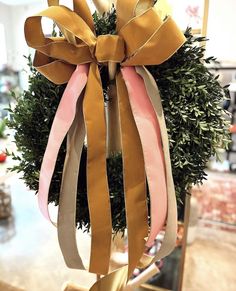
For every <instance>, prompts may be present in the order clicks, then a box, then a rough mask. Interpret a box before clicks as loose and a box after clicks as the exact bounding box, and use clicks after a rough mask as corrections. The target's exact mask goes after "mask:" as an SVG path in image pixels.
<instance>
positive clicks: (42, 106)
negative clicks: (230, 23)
mask: <svg viewBox="0 0 236 291" xmlns="http://www.w3.org/2000/svg"><path fill="white" fill-rule="evenodd" d="M93 17H94V22H95V27H96V32H97V35H101V34H108V33H111V34H114V33H115V26H116V14H115V9H114V8H113V9H112V10H111V12H110V13H108V14H106V15H103V16H102V17H100V16H98V14H96V13H95V14H94V15H93ZM54 33H55V32H54ZM185 36H186V38H187V41H186V43H185V44H184V45H183V46H182V47H181V48H180V49H179V50H178V52H177V53H176V54H175V55H174V56H172V57H171V58H170V59H169V60H168V61H166V62H165V63H163V64H161V65H159V66H149V67H147V68H148V70H149V71H150V72H151V74H152V75H153V76H154V78H155V80H156V83H157V85H158V87H159V90H160V94H161V97H162V103H163V108H164V113H165V118H166V123H167V128H168V135H169V141H170V154H171V162H172V169H173V178H174V183H175V189H176V197H177V201H178V206H179V209H180V208H181V206H182V205H183V201H184V197H185V195H186V194H187V193H189V192H188V191H189V189H190V188H191V187H192V185H194V184H199V183H202V181H203V180H204V179H206V173H205V167H206V163H207V161H208V160H209V158H210V157H211V156H214V155H215V154H216V150H217V148H218V147H221V148H227V146H228V144H229V141H230V139H229V133H228V127H229V124H228V122H227V121H226V119H225V114H226V112H225V111H224V110H223V109H222V103H223V100H224V99H225V98H226V96H227V88H226V87H221V85H220V84H219V83H218V81H217V77H214V76H213V75H212V73H210V72H209V70H208V69H207V67H206V66H205V64H209V63H211V62H214V61H215V59H214V58H213V57H210V58H207V59H204V51H205V49H204V47H203V46H201V44H202V42H205V41H206V39H205V38H203V37H197V38H196V37H194V36H193V35H192V34H191V29H190V28H188V29H187V30H186V32H185ZM28 62H29V67H30V70H31V76H30V77H29V89H28V90H27V91H24V92H23V94H22V95H20V96H18V97H16V99H17V105H16V107H15V109H14V111H13V110H12V109H9V111H10V115H11V118H10V121H9V122H8V126H9V127H10V128H12V129H14V130H15V131H16V134H15V141H16V144H17V147H18V149H19V151H20V153H21V154H20V155H19V156H16V155H14V156H13V158H14V159H15V160H17V161H18V162H19V163H18V164H17V165H16V166H15V167H14V168H13V169H12V170H16V171H18V172H22V173H23V179H24V181H25V183H26V185H27V186H29V188H30V189H32V190H34V191H37V189H38V180H39V171H40V166H41V162H42V158H43V154H44V151H45V148H46V145H47V140H48V136H49V131H50V128H51V124H52V121H53V118H54V115H55V113H56V109H57V107H58V104H59V101H60V98H61V96H62V94H63V91H64V89H65V85H60V86H57V85H55V84H53V83H52V82H50V81H49V80H47V79H46V78H45V77H44V76H42V75H41V74H40V73H39V72H37V71H36V70H35V69H34V68H33V66H32V61H31V58H30V57H28ZM100 71H101V77H102V82H103V90H104V102H109V98H108V95H107V91H108V87H109V80H108V72H107V67H106V66H102V65H101V66H100ZM65 151H66V144H65V141H64V143H63V145H62V147H61V150H60V153H59V156H58V160H57V164H56V168H55V172H54V175H53V179H52V183H51V187H50V194H49V203H51V202H53V203H54V204H55V205H58V203H59V192H60V181H61V176H62V170H63V163H64V158H65ZM107 172H108V182H109V188H110V199H111V207H112V221H113V230H114V232H117V231H124V229H125V228H126V220H125V206H124V192H123V176H122V158H121V154H119V153H117V154H114V155H113V156H110V157H109V158H108V159H107ZM76 222H77V226H78V228H83V229H84V230H87V231H88V230H89V228H90V223H89V210H88V203H87V193H86V147H84V149H83V152H82V159H81V165H80V173H79V181H78V194H77V214H76Z"/></svg>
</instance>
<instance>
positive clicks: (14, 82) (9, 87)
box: [0, 66, 20, 119]
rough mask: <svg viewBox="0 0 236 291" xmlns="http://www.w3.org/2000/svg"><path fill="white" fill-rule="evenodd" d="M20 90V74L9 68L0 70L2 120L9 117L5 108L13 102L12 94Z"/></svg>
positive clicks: (0, 110)
mask: <svg viewBox="0 0 236 291" xmlns="http://www.w3.org/2000/svg"><path fill="white" fill-rule="evenodd" d="M19 90H20V81H19V73H18V72H16V71H14V70H12V69H11V68H10V67H8V66H4V67H3V68H2V69H1V70H0V119H2V118H4V117H6V116H7V111H6V110H5V108H7V107H8V105H9V103H10V102H11V101H12V92H13V93H17V92H19Z"/></svg>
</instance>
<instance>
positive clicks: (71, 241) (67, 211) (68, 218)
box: [57, 96, 85, 270]
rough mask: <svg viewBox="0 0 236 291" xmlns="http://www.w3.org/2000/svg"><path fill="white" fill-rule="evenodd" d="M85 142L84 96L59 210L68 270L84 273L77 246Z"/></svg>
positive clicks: (74, 126) (71, 141) (69, 150)
mask: <svg viewBox="0 0 236 291" xmlns="http://www.w3.org/2000/svg"><path fill="white" fill-rule="evenodd" d="M84 139H85V126H84V119H83V112H82V96H81V98H80V99H79V101H78V103H77V112H76V116H75V119H74V122H73V124H72V126H71V128H70V130H69V132H68V135H67V152H66V158H65V163H64V168H63V175H62V183H61V191H60V199H59V211H58V227H57V231H58V240H59V244H60V247H61V251H62V254H63V257H64V260H65V262H66V265H67V266H68V267H69V268H74V269H82V270H85V267H84V265H83V262H82V260H81V257H80V255H79V252H78V248H77V243H76V205H77V184H78V176H79V167H80V158H81V153H82V149H83V144H84Z"/></svg>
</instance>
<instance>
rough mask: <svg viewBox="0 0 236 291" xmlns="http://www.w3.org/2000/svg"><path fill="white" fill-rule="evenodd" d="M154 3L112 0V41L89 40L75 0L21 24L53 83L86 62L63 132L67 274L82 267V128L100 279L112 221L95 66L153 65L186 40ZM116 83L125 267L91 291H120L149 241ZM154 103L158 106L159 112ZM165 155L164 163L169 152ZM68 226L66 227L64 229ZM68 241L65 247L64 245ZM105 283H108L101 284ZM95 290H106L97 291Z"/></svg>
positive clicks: (135, 138) (132, 132)
mask: <svg viewBox="0 0 236 291" xmlns="http://www.w3.org/2000/svg"><path fill="white" fill-rule="evenodd" d="M152 2H153V1H151V0H139V1H138V0H129V1H127V0H117V35H101V36H98V37H97V36H96V35H95V29H94V24H93V19H92V16H91V13H90V10H89V8H88V6H87V3H86V1H85V0H74V1H73V3H74V11H72V10H70V9H69V8H67V7H65V6H60V5H59V1H57V0H48V4H49V6H50V7H49V8H48V9H46V10H44V11H42V12H41V13H39V14H36V15H34V16H31V17H29V18H27V20H26V22H25V37H26V41H27V44H28V45H29V46H30V47H32V48H35V49H36V54H35V58H34V63H33V64H34V66H35V67H36V69H37V70H38V71H39V72H41V73H42V74H43V75H44V76H46V77H47V78H48V79H49V80H51V81H52V82H54V83H55V84H62V83H66V82H68V80H69V79H70V77H71V75H72V73H73V71H74V70H75V67H76V65H78V64H85V63H90V69H89V75H88V83H87V86H86V89H85V92H84V100H83V104H82V103H79V104H78V109H77V114H76V119H75V121H74V123H73V125H72V127H71V129H70V131H69V134H68V146H67V156H66V160H65V165H64V171H63V179H62V187H61V194H60V209H59V218H58V234H59V241H60V245H61V248H62V252H63V255H64V258H65V261H66V263H67V265H68V266H69V267H72V268H78V269H84V268H85V267H84V265H83V263H82V261H81V259H80V256H79V253H78V250H77V247H76V242H75V230H74V229H75V209H76V193H77V188H76V187H77V178H78V164H79V161H80V154H81V148H82V142H83V138H84V136H85V129H86V132H87V140H88V160H87V192H88V202H89V213H90V221H91V239H92V244H91V257H90V267H89V270H90V272H94V273H97V274H104V275H105V274H107V273H108V271H109V258H110V247H111V235H112V221H111V210H110V198H109V188H108V183H107V175H106V120H105V111H104V101H103V92H102V83H101V78H100V73H99V68H98V64H104V65H106V64H107V63H108V62H114V63H118V64H120V65H121V66H145V65H158V64H161V63H163V62H164V61H165V60H167V59H168V58H170V57H171V56H172V55H173V54H174V53H175V52H176V51H177V50H178V48H179V47H181V46H182V45H183V43H184V42H185V38H184V36H183V34H182V32H181V31H180V30H179V29H178V27H177V26H176V24H175V22H174V21H173V20H172V18H170V17H168V18H167V19H166V20H165V21H162V20H161V18H160V17H159V16H158V14H157V12H156V10H155V9H154V8H153V7H152V4H153V3H152ZM42 17H47V18H50V19H51V20H53V21H54V22H55V23H56V24H57V26H58V27H59V29H60V31H61V32H62V34H63V37H45V35H44V33H43V30H42V26H41V18H42ZM137 70H138V69H137ZM140 70H141V71H138V73H139V74H140V75H142V77H143V78H144V81H145V84H146V87H147V90H148V91H150V95H152V96H154V95H155V94H154V91H155V89H156V87H155V85H153V84H152V81H150V76H148V73H147V72H146V71H145V69H140ZM116 82H117V93H118V102H119V114H120V126H121V139H122V152H123V164H124V182H125V201H126V217H127V226H128V243H129V264H128V269H127V267H124V268H122V269H120V270H118V271H117V272H115V273H112V274H109V275H108V276H105V277H104V278H103V279H102V280H101V281H99V282H98V283H97V284H95V285H94V286H93V287H92V288H91V290H104V291H108V290H109V291H110V290H120V289H119V288H121V287H122V286H123V285H124V280H121V281H119V279H117V278H118V277H117V276H121V277H122V278H125V280H127V279H128V278H129V277H130V275H131V274H132V271H133V269H134V268H135V267H136V266H137V265H138V263H139V262H140V260H141V257H142V254H143V252H144V248H145V238H146V237H147V236H148V223H147V205H146V192H145V188H146V186H145V170H144V161H143V153H142V150H141V142H140V139H139V135H138V132H137V129H136V127H135V123H134V120H133V116H132V112H131V109H130V105H129V100H128V95H127V89H126V85H125V83H124V80H123V79H122V77H121V74H120V72H119V70H118V71H117V75H116ZM154 98H155V97H154ZM158 100H159V99H158ZM154 101H155V100H154ZM154 101H153V102H154ZM160 103H161V102H160V100H159V101H158V104H157V106H159V105H160ZM154 105H155V104H154ZM154 105H153V106H154ZM154 108H155V109H156V110H157V111H158V110H160V108H156V107H155V106H154ZM161 112H162V113H163V111H161ZM157 116H159V117H158V118H159V122H160V121H161V122H162V123H161V124H162V126H163V130H165V131H166V128H165V124H164V119H163V118H164V117H163V116H160V114H159V113H158V112H157ZM84 123H85V128H84ZM163 137H164V141H165V142H164V145H165V149H166V151H168V146H167V145H166V143H168V140H166V137H167V135H166V134H164V135H163ZM165 157H166V158H168V159H169V156H168V153H167V152H166V153H165ZM169 167H170V165H167V173H168V174H170V175H171V168H170V169H169ZM168 179H172V177H171V178H168ZM171 185H173V181H169V188H171V187H172V188H171V189H170V191H172V192H171V193H172V197H171V198H168V199H171V202H170V201H169V200H168V203H170V205H172V206H173V207H174V209H175V207H176V205H174V204H173V203H175V202H173V191H174V189H173V186H171ZM174 200H175V197H174ZM173 212H174V213H172V215H171V210H170V208H169V204H168V217H167V225H168V221H171V220H173V218H174V219H176V217H175V210H174V211H173ZM137 213H138V215H137ZM68 218H69V220H67V219H68ZM68 221H69V223H70V226H69V227H67V226H68ZM170 231H175V229H174V228H173V229H171V228H170ZM169 236H170V237H169V238H168V237H167V239H166V245H168V243H169V241H171V244H172V245H173V236H175V234H173V235H172V237H171V234H170V235H169ZM70 239H71V241H68V240H70ZM163 248H164V251H162V254H163V255H164V254H166V253H168V251H169V249H170V248H168V246H167V247H163ZM143 261H144V259H143ZM140 263H142V262H140ZM148 263H150V259H148ZM148 263H147V264H148ZM127 272H128V274H127ZM119 274H122V275H119ZM113 277H115V278H116V279H114V278H113ZM109 278H110V279H109ZM113 279H114V280H113ZM107 280H108V281H109V283H106V282H107ZM110 280H113V281H114V282H115V281H116V282H117V286H116V287H115V283H114V282H113V283H111V281H110ZM103 284H105V285H103ZM106 284H108V285H106ZM100 285H101V286H104V288H102V289H101V288H100V287H99V286H100ZM111 285H112V287H111ZM105 286H107V287H106V288H105ZM108 286H109V287H108ZM99 288H100V289H99Z"/></svg>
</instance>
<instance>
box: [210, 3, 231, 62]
mask: <svg viewBox="0 0 236 291" xmlns="http://www.w3.org/2000/svg"><path fill="white" fill-rule="evenodd" d="M207 36H208V38H209V39H210V40H209V41H208V43H207V55H209V56H211V55H213V56H216V57H217V58H218V59H219V60H222V61H224V62H229V61H230V62H234V63H235V64H236V0H210V7H209V21H208V33H207Z"/></svg>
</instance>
